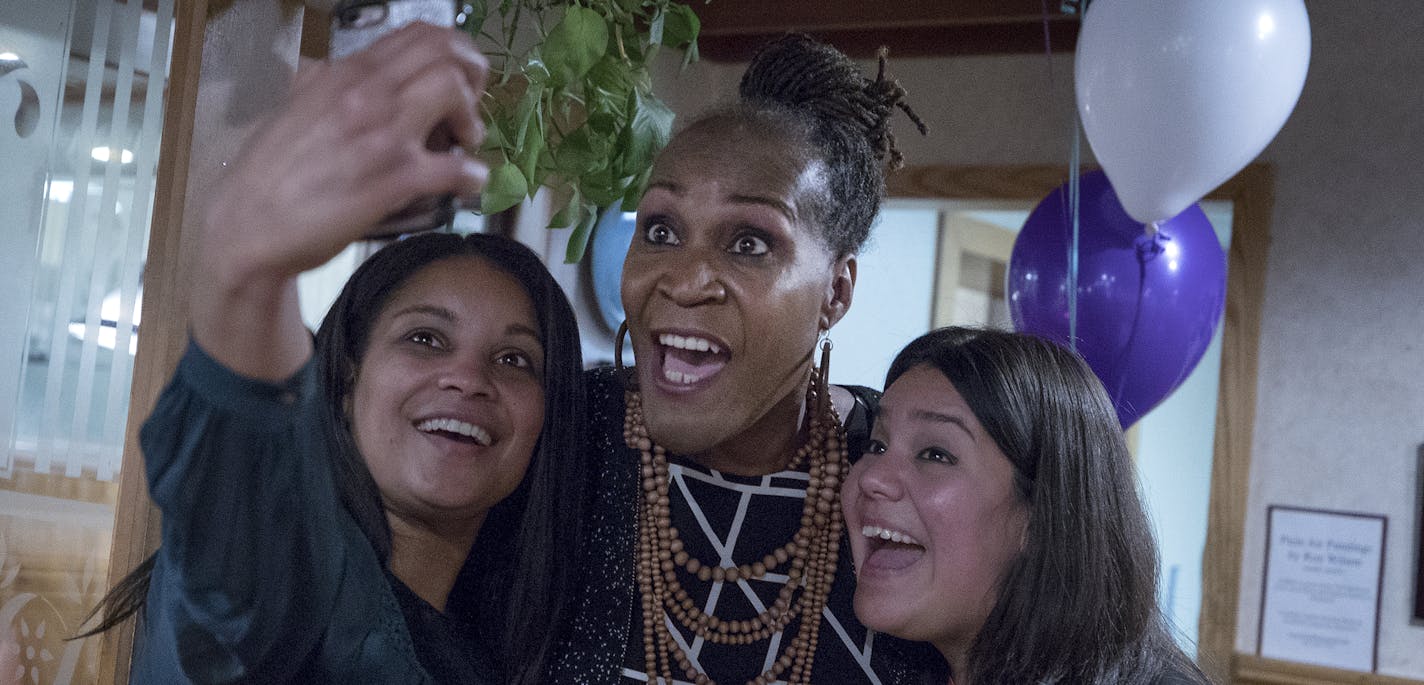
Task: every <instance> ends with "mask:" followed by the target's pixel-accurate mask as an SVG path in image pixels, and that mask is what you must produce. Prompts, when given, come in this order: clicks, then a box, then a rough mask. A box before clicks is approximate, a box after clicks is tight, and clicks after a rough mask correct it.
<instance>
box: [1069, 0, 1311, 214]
mask: <svg viewBox="0 0 1424 685" xmlns="http://www.w3.org/2000/svg"><path fill="white" fill-rule="evenodd" d="M1309 63H1310V23H1309V20H1308V19H1307V17H1306V14H1305V4H1304V3H1303V2H1302V0H1095V1H1094V2H1093V3H1092V4H1091V5H1090V6H1089V7H1088V11H1087V13H1086V14H1085V16H1084V18H1083V26H1082V31H1081V32H1080V33H1079V35H1078V49H1077V61H1076V64H1075V67H1074V69H1075V90H1076V91H1077V96H1078V113H1079V115H1080V116H1081V118H1082V121H1083V129H1084V131H1085V132H1086V133H1087V137H1088V143H1089V144H1090V145H1091V146H1092V148H1093V154H1094V155H1095V156H1097V159H1098V162H1099V163H1100V164H1102V166H1103V171H1105V172H1107V175H1108V180H1109V181H1111V182H1112V186H1113V189H1114V190H1115V191H1116V192H1117V196H1118V198H1119V199H1120V200H1122V204H1123V207H1124V208H1125V209H1127V213H1128V214H1130V215H1132V217H1133V218H1134V219H1137V220H1138V221H1141V222H1143V223H1149V222H1152V221H1159V220H1163V219H1169V218H1171V217H1173V216H1176V215H1177V214H1178V213H1180V212H1181V211H1183V210H1185V209H1186V208H1187V207H1188V206H1190V205H1191V204H1192V203H1194V202H1196V201H1197V200H1199V199H1201V197H1202V196H1203V195H1206V194H1207V193H1208V192H1211V191H1212V190H1213V189H1214V188H1216V187H1217V186H1219V185H1221V184H1222V183H1223V182H1225V181H1226V180H1227V179H1229V178H1231V177H1232V176H1233V175H1234V174H1235V173H1236V172H1237V171H1240V170H1241V169H1242V168H1243V167H1245V166H1246V164H1247V163H1249V162H1250V161H1251V160H1252V159H1255V157H1256V156H1257V155H1259V154H1260V153H1261V150H1263V149H1265V147H1266V144H1267V143H1269V142H1271V139H1272V138H1274V137H1275V136H1276V133H1277V132H1278V131H1280V128H1281V125H1282V124H1284V123H1285V121H1286V118H1287V117H1289V116H1290V113H1291V110H1292V109H1294V108H1295V103H1296V100H1297V99H1298V98H1299V97H1300V90H1301V87H1302V86H1303V85H1304V84H1305V73H1306V68H1307V66H1308V65H1309Z"/></svg>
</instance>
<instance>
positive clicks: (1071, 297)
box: [1068, 107, 1082, 352]
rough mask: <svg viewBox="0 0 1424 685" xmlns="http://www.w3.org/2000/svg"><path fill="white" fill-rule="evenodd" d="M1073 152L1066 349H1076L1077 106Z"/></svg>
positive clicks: (1069, 201)
mask: <svg viewBox="0 0 1424 685" xmlns="http://www.w3.org/2000/svg"><path fill="white" fill-rule="evenodd" d="M1072 138H1073V152H1072V159H1071V160H1070V161H1069V163H1068V206H1069V207H1070V211H1071V212H1072V214H1073V240H1072V242H1071V243H1070V244H1069V246H1068V349H1070V350H1073V351H1074V352H1077V351H1078V199H1079V194H1078V165H1079V163H1080V162H1081V159H1080V156H1081V154H1082V153H1081V151H1080V149H1079V148H1080V144H1079V142H1078V108H1077V107H1074V108H1073V136H1072Z"/></svg>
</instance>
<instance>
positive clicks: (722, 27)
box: [691, 0, 1079, 61]
mask: <svg viewBox="0 0 1424 685" xmlns="http://www.w3.org/2000/svg"><path fill="white" fill-rule="evenodd" d="M1061 5H1062V3H1061V2H1058V1H1056V0H1055V1H1053V2H1043V1H1042V0H954V1H953V2H947V1H945V0H897V1H896V2H865V1H864V0H780V1H777V2H765V1H764V0H716V1H715V2H710V3H701V2H694V3H691V6H692V8H693V10H694V11H696V12H697V14H698V17H699V18H700V19H701V20H702V35H701V37H700V38H699V39H698V49H699V50H700V51H701V53H702V56H703V57H705V58H707V59H710V60H714V61H744V60H746V59H748V58H750V57H751V55H752V53H753V52H754V51H755V50H756V48H757V46H759V45H761V44H762V43H764V42H765V41H767V40H768V39H770V38H773V37H775V36H777V35H780V34H782V33H784V32H786V31H804V32H807V33H810V34H813V35H815V36H816V37H818V38H820V39H822V40H825V41H827V42H829V43H831V44H832V45H835V46H836V47H838V48H840V49H841V50H843V51H845V52H846V53H847V54H850V55H851V56H852V57H860V58H865V57H870V56H872V55H874V54H875V50H876V49H878V48H879V47H880V46H882V45H884V46H887V47H889V48H890V53H891V54H892V55H895V56H897V57H925V56H946V55H988V54H1007V53H1043V52H1044V51H1045V50H1046V48H1047V47H1048V46H1050V45H1051V47H1052V49H1053V51H1055V52H1063V51H1071V50H1072V49H1073V48H1074V46H1075V45H1076V44H1077V37H1078V23H1079V19H1078V16H1077V15H1073V14H1064V13H1063V12H1062V11H1061V10H1060V6H1061Z"/></svg>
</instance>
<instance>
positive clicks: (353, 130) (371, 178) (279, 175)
mask: <svg viewBox="0 0 1424 685" xmlns="http://www.w3.org/2000/svg"><path fill="white" fill-rule="evenodd" d="M487 68H488V65H487V62H486V61H485V59H484V57H483V56H482V55H480V54H479V52H478V51H477V50H476V49H475V48H474V46H473V44H472V43H471V41H470V40H469V38H468V37H467V36H465V35H463V34H461V33H459V32H458V31H455V30H452V29H445V28H439V27H434V26H430V25H426V24H410V25H407V26H404V27H402V28H400V29H398V30H397V31H395V32H392V33H390V34H388V35H385V36H383V37H381V38H380V39H378V40H376V41H375V42H374V43H372V44H371V45H370V46H369V48H368V49H365V50H363V51H361V52H359V53H356V54H353V55H350V56H349V57H346V58H341V59H332V60H324V61H321V62H317V63H315V64H311V65H308V66H307V67H305V68H303V69H302V70H301V71H300V72H299V73H298V75H297V78H296V79H294V81H293V87H292V90H291V93H290V97H289V100H288V102H287V104H286V106H285V107H284V108H283V109H282V110H281V111H279V112H277V113H275V114H274V115H273V117H272V118H271V119H269V120H268V121H267V122H266V123H265V124H264V125H263V126H262V127H260V128H259V129H258V131H256V132H255V133H254V134H253V136H252V137H251V138H250V139H249V140H248V141H247V143H246V144H245V145H244V148H243V152H242V154H241V155H240V157H239V158H238V160H236V161H235V162H234V163H233V165H232V167H231V168H230V170H229V173H228V175H227V176H226V177H225V178H224V180H223V183H222V185H221V187H220V188H219V190H218V192H217V193H216V194H215V196H214V198H213V201H212V204H211V206H210V209H209V212H208V224H210V226H209V232H210V233H215V234H218V235H219V236H226V237H225V238H224V237H219V238H218V239H217V240H215V241H214V246H215V248H221V247H222V246H223V244H224V243H236V244H234V245H232V246H231V248H232V249H231V250H224V251H229V252H238V253H241V254H245V255H250V257H251V258H253V259H256V260H258V262H259V264H252V265H250V266H253V267H256V268H259V269H262V270H264V271H270V272H275V273H282V274H289V275H295V274H296V273H299V272H300V271H303V270H306V269H309V268H313V267H315V266H318V265H320V264H322V263H324V262H325V261H326V260H327V259H329V258H330V257H332V256H334V255H335V254H336V253H337V252H340V251H341V249H343V248H344V247H345V246H346V245H347V244H349V243H350V242H351V241H353V240H357V239H360V238H363V237H367V236H370V235H372V234H373V233H378V232H380V227H381V222H382V220H383V219H384V218H386V217H388V216H390V215H391V214H393V213H394V212H396V211H397V210H400V209H402V208H404V207H407V206H409V205H412V203H416V202H418V201H419V200H420V199H421V198H445V197H453V196H465V195H472V194H475V193H478V191H479V189H480V188H481V187H483V184H484V180H485V177H486V175H487V173H488V170H487V169H486V167H485V166H484V165H483V164H482V163H480V162H479V161H478V160H477V159H475V158H474V156H473V155H472V154H469V153H467V152H466V151H467V150H469V151H473V150H476V149H478V146H479V144H480V142H481V140H482V139H483V128H482V125H481V124H480V119H479V111H478V102H479V97H480V94H481V93H482V91H483V87H484V79H485V73H486V70H487ZM432 148H434V149H432ZM437 209H439V208H437ZM429 227H430V226H425V228H429Z"/></svg>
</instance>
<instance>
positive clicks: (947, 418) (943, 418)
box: [910, 409, 979, 442]
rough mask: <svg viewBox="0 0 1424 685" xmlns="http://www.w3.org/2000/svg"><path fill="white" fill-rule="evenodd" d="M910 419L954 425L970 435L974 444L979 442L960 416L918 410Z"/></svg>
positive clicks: (912, 413) (911, 414) (911, 413)
mask: <svg viewBox="0 0 1424 685" xmlns="http://www.w3.org/2000/svg"><path fill="white" fill-rule="evenodd" d="M910 418H912V419H915V420H916V421H928V422H930V423H948V424H953V425H955V426H959V429H960V430H962V431H964V434H965V435H968V436H969V439H970V440H973V441H974V442H978V441H979V440H978V438H975V437H974V431H971V430H969V425H968V424H967V423H965V422H964V419H961V418H959V417H958V416H954V415H952V414H943V413H940V412H937V411H933V410H930V409H916V410H915V411H913V412H910Z"/></svg>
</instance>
